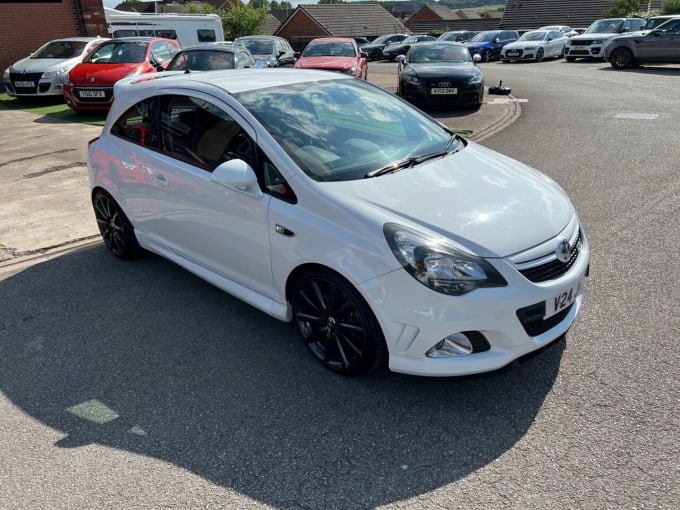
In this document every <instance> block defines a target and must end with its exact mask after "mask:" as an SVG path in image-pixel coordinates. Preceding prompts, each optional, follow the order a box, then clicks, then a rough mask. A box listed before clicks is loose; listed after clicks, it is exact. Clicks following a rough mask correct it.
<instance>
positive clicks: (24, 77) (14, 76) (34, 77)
mask: <svg viewBox="0 0 680 510" xmlns="http://www.w3.org/2000/svg"><path fill="white" fill-rule="evenodd" d="M41 77H42V73H25V74H24V73H10V74H9V79H10V81H11V82H12V86H13V87H14V91H15V92H16V93H17V94H35V93H36V92H37V90H38V82H39V81H40V78H41ZM17 81H20V82H21V81H32V82H33V87H17V86H16V82H17Z"/></svg>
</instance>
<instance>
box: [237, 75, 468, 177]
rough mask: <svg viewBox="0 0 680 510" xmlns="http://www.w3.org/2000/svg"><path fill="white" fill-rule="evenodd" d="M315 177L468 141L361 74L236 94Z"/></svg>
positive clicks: (347, 173) (397, 161)
mask: <svg viewBox="0 0 680 510" xmlns="http://www.w3.org/2000/svg"><path fill="white" fill-rule="evenodd" d="M234 97H235V98H236V99H237V100H238V101H239V102H240V103H241V104H243V105H244V106H245V107H246V108H247V109H248V110H249V111H250V112H251V113H252V114H253V115H254V116H255V117H256V118H257V119H258V120H259V121H260V122H261V123H262V125H263V126H264V127H265V129H266V130H267V131H268V132H269V133H271V135H272V136H273V137H274V138H275V139H276V141H277V142H278V143H279V144H280V146H281V147H282V148H283V150H284V151H286V153H287V154H288V155H289V156H290V157H291V158H292V159H293V160H294V161H295V162H296V163H297V164H298V166H299V167H300V168H301V169H302V170H303V171H304V172H305V173H306V174H307V175H309V176H310V177H311V178H312V179H315V180H317V181H346V180H355V179H362V178H364V177H366V176H372V175H375V172H378V173H382V172H383V171H385V169H386V168H387V170H386V172H389V171H395V169H397V168H398V169H401V168H403V165H404V163H405V162H407V163H409V165H406V166H410V163H411V162H413V163H417V162H419V160H414V159H413V158H427V157H428V156H430V157H436V156H439V155H443V154H444V153H446V151H447V150H455V149H456V148H458V146H459V145H460V144H461V143H462V142H461V141H460V139H458V138H454V137H453V135H452V133H451V132H450V131H449V130H447V129H446V128H445V127H444V126H443V125H441V124H440V123H438V122H437V121H435V120H434V119H432V118H430V117H429V116H427V115H425V114H424V113H422V112H421V111H420V110H418V109H416V108H413V107H412V106H410V105H408V104H407V103H404V102H403V101H401V100H400V99H398V98H397V97H395V96H393V95H391V94H388V93H386V92H385V91H384V90H382V89H380V88H378V87H375V86H373V85H371V84H368V83H365V82H364V81H363V80H351V79H340V80H323V81H314V82H306V83H296V84H291V85H288V86H286V87H285V89H284V88H281V87H277V88H267V89H258V90H252V91H247V92H240V93H236V94H234Z"/></svg>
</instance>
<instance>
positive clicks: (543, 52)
mask: <svg viewBox="0 0 680 510" xmlns="http://www.w3.org/2000/svg"><path fill="white" fill-rule="evenodd" d="M568 40H569V38H568V37H567V36H566V35H564V34H562V33H561V32H558V31H557V30H532V31H531V32H524V33H523V34H522V35H521V36H520V38H519V39H517V40H516V41H515V42H511V43H509V44H506V45H505V46H504V47H503V49H502V50H501V61H502V62H511V61H514V60H533V61H534V62H541V61H543V59H544V58H562V57H563V56H564V47H565V46H566V44H567V41H568Z"/></svg>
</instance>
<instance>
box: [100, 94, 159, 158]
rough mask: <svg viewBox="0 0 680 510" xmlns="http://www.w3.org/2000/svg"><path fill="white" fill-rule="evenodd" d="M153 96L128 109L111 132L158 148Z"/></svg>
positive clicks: (140, 143)
mask: <svg viewBox="0 0 680 510" xmlns="http://www.w3.org/2000/svg"><path fill="white" fill-rule="evenodd" d="M152 112H153V98H152V99H147V100H145V101H142V102H140V103H137V104H136V105H134V106H133V107H132V108H130V109H129V110H127V111H126V112H125V113H124V114H123V115H121V116H120V118H119V119H118V120H117V121H116V123H115V124H114V125H113V127H112V128H111V134H113V135H115V136H118V137H120V138H123V139H125V140H128V141H130V142H132V143H135V144H138V145H143V146H145V147H150V148H158V146H159V143H158V134H157V132H156V130H155V126H154V122H153V113H152Z"/></svg>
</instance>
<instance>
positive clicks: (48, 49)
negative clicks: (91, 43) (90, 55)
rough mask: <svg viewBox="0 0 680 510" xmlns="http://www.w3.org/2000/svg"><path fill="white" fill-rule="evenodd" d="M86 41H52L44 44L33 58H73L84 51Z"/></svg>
mask: <svg viewBox="0 0 680 510" xmlns="http://www.w3.org/2000/svg"><path fill="white" fill-rule="evenodd" d="M86 45H87V43H86V42H84V41H52V42H49V43H47V44H45V45H44V46H42V47H41V48H40V49H38V51H36V52H35V53H34V54H33V55H31V58H64V59H66V58H73V57H77V56H79V55H80V54H81V53H83V50H84V49H85V46H86Z"/></svg>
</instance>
